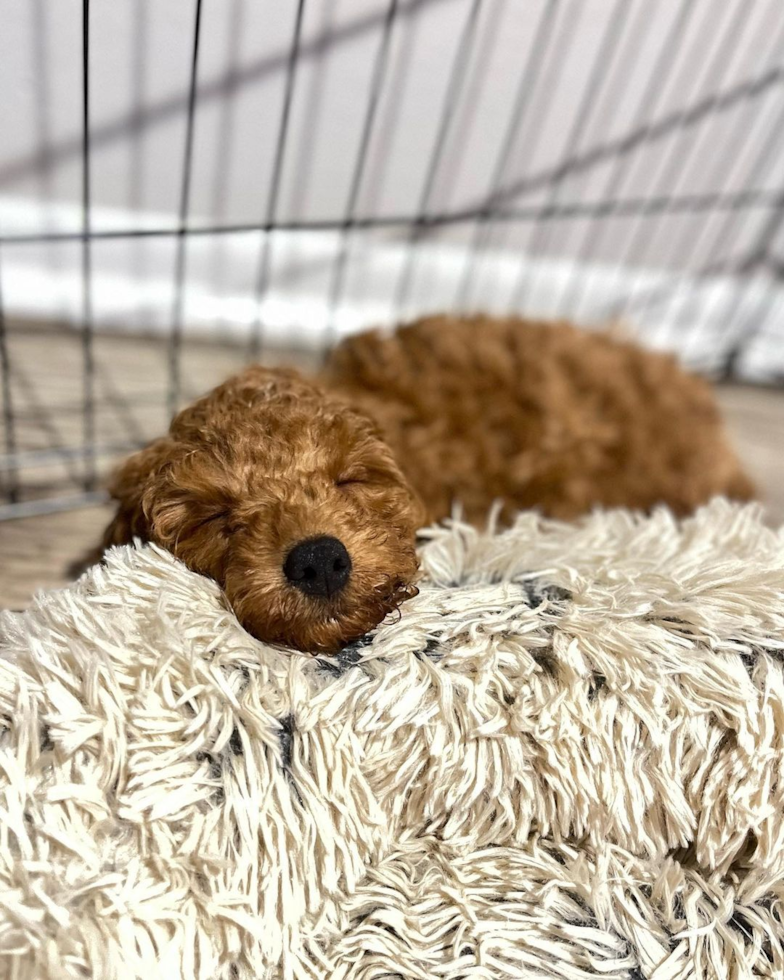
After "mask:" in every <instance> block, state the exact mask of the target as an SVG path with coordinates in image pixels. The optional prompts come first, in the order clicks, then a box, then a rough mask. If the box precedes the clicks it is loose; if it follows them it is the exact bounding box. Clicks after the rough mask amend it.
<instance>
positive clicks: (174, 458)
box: [104, 436, 236, 578]
mask: <svg viewBox="0 0 784 980" xmlns="http://www.w3.org/2000/svg"><path fill="white" fill-rule="evenodd" d="M227 471H228V468H227V466H226V465H225V463H223V462H222V461H221V459H220V458H219V457H218V456H216V455H214V454H213V453H211V452H209V451H206V450H204V449H200V448H194V447H193V446H192V445H188V444H185V443H180V442H178V441H176V440H174V439H172V438H171V437H169V436H167V437H165V438H163V439H158V440H156V441H155V442H153V443H151V444H150V445H149V446H147V447H146V448H145V449H142V450H141V451H140V452H138V453H135V454H134V455H133V456H131V457H130V458H129V459H127V460H126V461H125V463H123V465H122V466H121V467H120V468H119V469H118V470H117V472H116V473H115V475H114V478H113V479H112V481H111V483H110V486H109V490H110V492H111V494H112V496H113V497H114V498H115V499H116V500H117V501H118V509H117V514H116V516H115V518H114V520H113V521H112V523H111V524H110V525H109V527H108V528H107V531H106V534H105V536H104V546H105V547H108V546H109V545H112V544H124V543H127V542H129V541H131V540H132V539H133V538H134V537H139V538H141V539H142V540H146V541H153V542H155V543H156V544H160V545H163V546H164V547H165V548H166V549H167V550H169V551H171V552H172V554H174V555H176V556H177V557H178V558H181V559H182V560H184V561H187V562H188V564H189V565H190V566H191V568H194V569H196V570H197V571H201V572H203V573H205V574H208V575H212V576H213V577H215V578H220V575H221V573H222V569H223V563H224V561H225V557H226V550H227V546H228V539H229V535H230V527H231V513H232V506H233V504H234V502H235V500H236V494H235V493H234V492H233V490H232V488H231V486H230V483H229V479H228V475H227Z"/></svg>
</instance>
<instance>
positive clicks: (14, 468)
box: [0, 256, 19, 504]
mask: <svg viewBox="0 0 784 980" xmlns="http://www.w3.org/2000/svg"><path fill="white" fill-rule="evenodd" d="M0 258H1V256H0ZM0 378H2V382H3V443H4V449H5V462H6V464H7V469H6V477H5V481H4V482H5V496H6V498H7V500H8V502H9V503H10V504H14V503H16V502H17V501H18V500H19V472H18V464H17V459H16V455H17V446H16V416H15V413H14V401H13V394H12V392H11V357H10V354H9V351H8V333H7V331H6V326H5V305H4V302H3V274H2V262H1V261H0Z"/></svg>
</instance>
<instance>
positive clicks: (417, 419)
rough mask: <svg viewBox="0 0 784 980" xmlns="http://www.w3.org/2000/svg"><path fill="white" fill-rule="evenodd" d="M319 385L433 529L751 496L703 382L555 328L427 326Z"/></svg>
mask: <svg viewBox="0 0 784 980" xmlns="http://www.w3.org/2000/svg"><path fill="white" fill-rule="evenodd" d="M320 381H321V382H322V383H323V384H324V385H325V386H327V387H329V388H330V389H332V390H334V391H335V392H336V393H339V394H340V396H341V397H343V398H346V399H347V401H349V402H350V403H351V404H352V405H354V406H355V407H356V408H359V409H360V410H362V411H364V412H365V413H366V414H368V415H369V416H371V417H372V418H374V419H375V420H376V421H377V422H378V423H379V424H380V426H381V429H382V431H383V433H384V437H385V438H386V440H387V441H388V442H389V444H390V445H391V446H392V448H393V450H394V452H395V456H396V457H397V459H398V460H399V461H400V465H401V467H402V469H403V472H404V473H405V475H406V477H407V478H408V479H409V480H410V482H411V484H412V485H413V487H414V489H415V490H416V491H417V493H418V494H419V496H420V497H421V499H422V500H423V501H424V503H425V505H426V507H427V509H428V515H429V517H430V519H431V520H439V519H441V518H443V517H446V516H447V515H448V514H449V513H450V511H451V509H452V506H453V504H454V503H455V502H456V501H459V502H460V503H461V504H462V506H463V508H464V512H465V514H466V517H467V518H468V520H469V521H471V522H473V523H477V522H481V521H483V520H484V519H485V517H486V515H487V511H488V508H489V507H490V506H491V504H492V503H493V501H495V500H500V501H503V502H504V504H505V505H506V507H507V510H508V511H510V512H511V511H514V510H519V509H522V508H537V509H538V510H540V511H541V512H542V513H544V514H547V515H549V516H552V517H558V518H565V519H570V518H573V517H576V516H578V515H579V514H582V513H585V512H586V511H588V510H590V509H592V508H594V507H630V508H634V509H641V510H648V509H649V508H651V507H653V506H654V505H655V504H658V503H665V504H668V505H669V506H670V507H671V508H672V510H673V511H675V512H676V513H678V514H684V513H688V512H689V511H692V510H694V508H695V507H697V506H698V505H699V504H702V503H704V502H705V501H706V500H708V499H709V498H710V497H713V496H716V495H726V496H730V497H735V498H739V499H748V498H749V497H750V496H752V494H753V488H752V486H751V484H750V482H749V480H748V479H747V478H746V476H745V475H744V473H743V472H742V470H741V467H740V465H739V463H738V460H737V457H736V456H735V454H734V453H733V451H732V449H731V447H730V445H729V443H728V441H727V439H726V436H725V434H724V430H723V426H722V423H721V419H720V416H719V412H718V409H717V406H716V402H715V399H714V397H713V394H712V392H711V389H710V386H709V385H708V384H707V383H706V382H705V381H702V380H701V379H699V378H695V377H693V376H691V375H689V374H686V373H685V372H684V371H683V370H681V369H680V368H679V367H678V365H677V364H676V362H675V359H674V358H673V357H671V356H669V355H664V354H657V353H653V352H651V351H644V350H642V349H641V348H639V347H637V346H635V345H633V344H631V343H623V342H619V341H618V340H614V339H612V338H610V337H609V336H608V335H606V334H599V333H588V332H586V331H583V330H578V329H576V328H575V327H572V326H570V325H568V324H565V323H536V322H530V321H523V320H519V319H513V318H510V319H492V318H488V317H482V316H476V317H466V318H455V317H446V316H439V317H430V318H427V319H423V320H419V321H417V322H416V323H413V324H411V325H410V326H408V327H404V328H402V329H400V330H398V331H397V332H396V333H394V334H392V335H384V334H382V333H377V332H374V333H365V334H361V335H359V336H356V337H352V338H350V339H348V340H347V341H345V342H344V343H343V344H341V345H340V346H339V347H338V348H337V349H336V350H335V351H334V352H333V354H332V356H331V358H330V360H329V362H328V363H327V365H326V367H325V370H324V371H323V373H322V375H321V378H320Z"/></svg>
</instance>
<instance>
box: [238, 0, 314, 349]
mask: <svg viewBox="0 0 784 980" xmlns="http://www.w3.org/2000/svg"><path fill="white" fill-rule="evenodd" d="M304 13H305V0H298V3H297V13H296V17H295V19H294V33H293V35H292V39H291V47H290V49H289V58H288V63H287V65H286V85H285V90H284V93H283V109H282V111H281V114H280V123H279V126H278V138H277V142H276V144H275V157H274V160H273V164H272V177H271V179H270V185H269V191H268V194H267V220H266V222H265V224H266V226H267V228H268V229H269V230H267V231H264V232H263V233H262V238H261V247H260V252H259V265H258V269H257V272H256V291H255V303H256V318H255V320H254V322H253V326H252V327H251V335H250V353H251V357H253V358H254V359H255V358H258V356H259V354H260V353H261V348H262V342H263V329H264V324H263V319H262V316H261V306H262V303H263V302H264V297H265V296H266V294H267V290H268V289H269V281H270V268H271V262H272V234H273V232H272V225H273V224H274V222H275V215H276V214H277V208H278V198H279V196H280V181H281V177H282V176H283V161H284V159H285V155H286V147H287V145H288V134H289V120H290V118H291V102H292V99H293V97H294V82H295V80H296V74H297V66H298V65H299V50H300V41H301V38H302V19H303V16H304Z"/></svg>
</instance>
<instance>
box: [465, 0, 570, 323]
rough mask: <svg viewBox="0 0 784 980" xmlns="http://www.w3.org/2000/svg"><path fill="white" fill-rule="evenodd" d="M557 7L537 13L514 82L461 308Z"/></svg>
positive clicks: (552, 2) (552, 3)
mask: <svg viewBox="0 0 784 980" xmlns="http://www.w3.org/2000/svg"><path fill="white" fill-rule="evenodd" d="M557 10H558V0H547V3H546V4H545V6H543V7H542V11H541V13H540V15H539V20H538V22H537V25H536V30H535V31H534V35H533V40H532V41H531V45H530V47H529V49H528V55H527V57H526V60H525V63H524V67H523V69H522V72H521V73H520V81H519V83H518V86H517V92H516V94H515V99H514V104H513V106H512V112H511V114H510V117H509V122H508V123H507V127H506V133H505V135H504V138H503V140H502V143H501V148H500V151H499V153H498V155H497V157H496V161H495V165H494V167H493V173H492V175H491V179H490V185H489V188H488V193H487V198H486V204H485V208H484V209H483V211H482V213H480V214H479V215H478V216H477V222H476V227H475V229H474V234H473V236H472V240H471V243H470V245H469V251H468V258H467V261H466V266H465V271H464V273H463V277H462V279H461V282H460V284H459V286H458V289H457V294H456V306H457V308H458V309H462V308H463V307H465V306H466V304H467V301H468V296H469V291H470V289H471V285H472V283H473V273H474V265H475V262H474V260H475V257H476V254H477V252H478V251H479V249H480V248H481V247H482V245H483V242H484V237H485V225H486V224H487V222H488V221H489V219H490V216H491V213H492V207H493V203H494V199H493V192H494V191H497V190H498V188H499V186H500V182H501V181H502V180H503V177H504V173H505V171H506V167H507V164H508V162H509V157H510V156H511V153H512V150H513V148H514V144H515V142H516V140H517V135H518V131H519V128H520V125H521V123H522V122H523V119H524V117H525V114H526V111H527V109H528V106H529V104H530V101H531V97H532V94H533V91H534V84H533V83H534V81H535V80H536V79H537V77H538V75H539V71H540V68H541V65H542V64H543V62H544V58H545V56H546V54H547V51H548V49H549V46H550V41H551V39H552V34H553V30H554V29H555V23H556V13H557Z"/></svg>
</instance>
